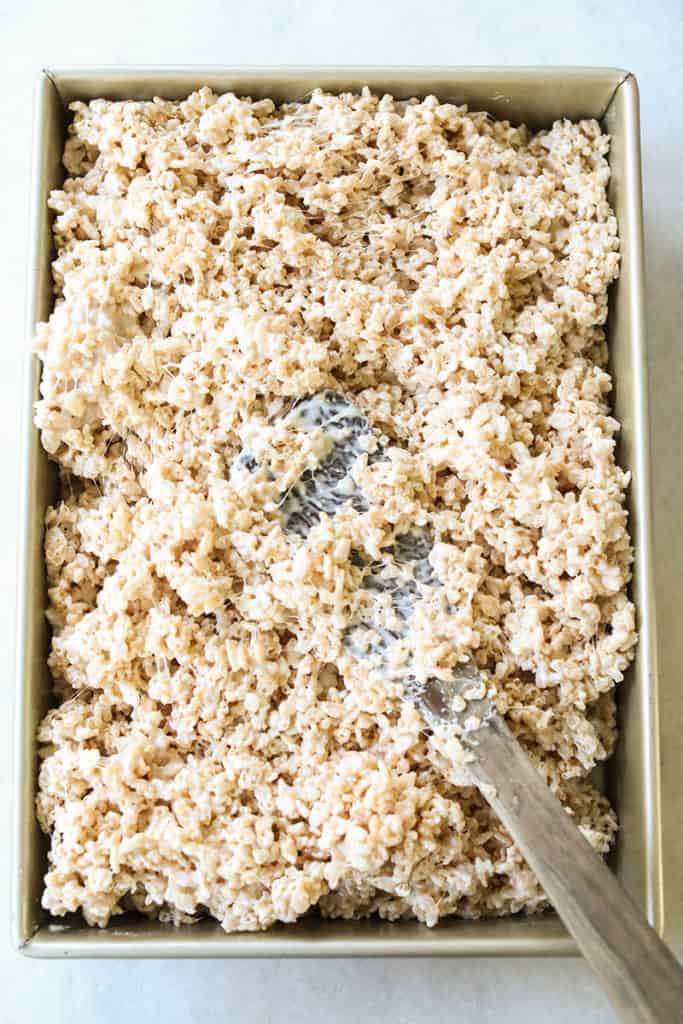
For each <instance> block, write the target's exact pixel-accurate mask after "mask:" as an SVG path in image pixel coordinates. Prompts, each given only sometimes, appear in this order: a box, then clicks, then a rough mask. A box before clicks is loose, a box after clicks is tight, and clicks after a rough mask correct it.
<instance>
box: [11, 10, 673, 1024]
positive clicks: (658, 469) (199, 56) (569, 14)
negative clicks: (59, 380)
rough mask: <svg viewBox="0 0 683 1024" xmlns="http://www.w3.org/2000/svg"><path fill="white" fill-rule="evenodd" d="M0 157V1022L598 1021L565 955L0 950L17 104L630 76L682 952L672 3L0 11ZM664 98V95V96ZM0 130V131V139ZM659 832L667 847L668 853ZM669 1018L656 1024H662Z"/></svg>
mask: <svg viewBox="0 0 683 1024" xmlns="http://www.w3.org/2000/svg"><path fill="white" fill-rule="evenodd" d="M0 12H1V13H2V17H1V19H0V24H2V26H3V28H2V33H1V34H0V56H1V57H2V60H1V61H0V75H1V76H2V80H3V81H2V89H0V123H2V125H3V126H4V129H5V133H6V136H5V138H6V141H5V144H4V146H3V151H4V152H3V161H2V171H1V172H0V174H1V175H2V189H1V191H0V226H1V229H2V233H1V235H0V239H1V242H0V244H1V245H2V247H3V250H4V252H3V256H4V259H3V265H4V268H5V269H4V274H3V277H2V284H1V285H0V288H1V294H2V302H1V305H0V308H1V309H2V312H3V322H4V323H5V329H4V331H3V334H4V344H3V346H2V348H1V349H0V432H1V437H2V456H1V457H2V463H3V466H2V469H3V475H2V478H3V479H4V480H5V481H6V483H5V499H4V502H3V503H2V506H1V511H0V515H1V516H2V528H3V534H4V536H5V537H6V538H7V541H6V543H5V544H4V545H3V547H2V548H1V549H0V593H1V595H2V604H1V605H0V607H2V610H3V614H2V616H1V617H0V627H1V628H2V630H3V633H2V640H3V643H2V647H1V648H0V649H2V650H3V651H4V655H5V656H4V664H5V683H4V686H3V687H2V690H1V691H0V723H2V724H1V725H0V730H1V732H0V992H1V993H2V995H1V996H0V1024H32V1022H33V1021H37V1020H42V1021H50V1022H51V1024H71V1022H78V1024H80V1022H87V1024H118V1022H126V1021H129V1020H137V1019H140V1020H153V1021H154V1020H159V1021H163V1022H164V1024H176V1022H177V1024H181V1022H182V1024H199V1022H201V1024H210V1022H214V1021H216V1022H218V1021H230V1022H231V1024H243V1022H251V1021H258V1022H263V1024H284V1022H289V1021H294V1020H296V1021H297V1024H309V1022H311V1024H313V1022H316V1024H318V1022H322V1024H337V1022H342V1021H344V1022H346V1021H347V1020H352V1021H354V1022H358V1024H364V1022H373V1024H374V1022H384V1021H387V1022H388V1021H391V1024H421V1022H423V1021H424V1022H427V1021H429V1022H430V1024H440V1022H441V1021H444V1020H446V1019H447V1018H449V1019H450V1018H453V1019H457V1020H458V1021H460V1022H463V1024H468V1022H470V1021H472V1022H475V1021H476V1022H477V1024H488V1022H493V1021H495V1022H496V1024H500V1022H501V1021H505V1022H513V1024H514V1022H517V1021H519V1022H521V1021H524V1024H546V1022H548V1021H550V1020H552V1022H553V1024H569V1022H575V1021H580V1022H582V1024H598V1022H606V1021H611V1020H613V1019H614V1017H613V1016H612V1015H611V1012H610V1010H609V1008H608V1005H607V1002H606V1000H605V998H604V997H603V996H602V994H601V992H600V991H599V989H598V987H597V985H596V983H595V982H594V981H593V979H592V977H591V976H590V973H589V971H588V969H587V968H586V967H585V965H584V964H583V963H582V962H581V961H579V960H554V961H553V960H550V959H538V960H521V961H515V960H497V961H494V960H408V961H399V960H394V961H390V960H381V961H338V960H335V961H241V962H240V961H184V962H153V961H136V962H122V961H119V962H112V961H110V962H106V961H100V962H97V961H72V962H47V961H36V960H29V959H25V958H22V957H20V956H19V955H18V954H17V953H15V952H14V950H13V949H12V948H11V947H10V944H9V939H8V923H7V922H8V917H9V912H8V909H7V904H8V875H9V869H8V865H7V860H8V849H7V836H8V832H9V803H10V793H11V787H12V777H11V768H10V764H11V752H12V741H11V725H12V713H13V690H14V686H15V684H16V681H15V679H14V672H13V651H14V636H13V628H14V606H15V596H14V595H15V561H16V556H15V547H14V545H15V537H16V504H17V502H16V499H15V496H14V494H13V487H12V484H13V482H14V481H15V480H16V479H17V457H16V456H17V441H18V436H19V395H20V391H21V387H20V372H21V350H22V345H23V340H24V339H23V295H24V281H25V263H26V233H27V211H28V182H29V156H30V129H31V121H30V116H31V99H32V89H33V83H34V80H35V76H36V74H37V72H38V70H39V68H40V67H41V65H50V64H51V65H56V64H60V65H63V64H372V65H382V64H423V65H426V64H445V65H447V64H489V65H497V64H499V65H506V64H583V65H616V66H620V67H624V68H628V69H629V70H631V71H633V72H635V74H636V75H637V77H638V79H639V82H640V88H641V98H642V119H643V156H644V187H645V215H646V236H647V239H646V241H647V274H648V326H649V352H650V386H651V396H652V399H651V409H652V418H653V441H654V463H655V464H654V487H655V530H656V532H655V538H656V545H657V591H658V593H657V601H658V605H657V607H658V620H659V627H658V633H659V659H660V671H661V687H662V708H663V714H662V727H663V782H664V828H665V851H666V853H665V899H666V912H667V938H668V940H669V942H670V943H671V944H672V945H673V946H674V948H675V949H676V951H677V953H678V954H679V955H681V956H683V886H682V885H681V884H680V878H681V877H682V876H683V835H682V832H681V828H680V825H679V824H678V819H679V818H680V812H681V808H682V807H683V772H681V770H680V767H679V765H680V759H681V752H682V751H683V745H682V744H681V739H680V737H681V732H682V730H683V688H682V687H681V684H680V679H681V665H683V629H682V628H680V625H679V621H678V620H679V618H680V606H681V598H682V597H683V584H682V583H681V581H682V580H683V545H681V544H680V542H679V543H678V551H677V552H676V551H675V550H674V544H673V538H676V540H677V539H678V537H677V534H678V531H677V529H676V527H677V525H678V523H679V522H680V520H681V509H682V508H683V472H682V471H681V464H680V456H679V455H678V447H679V444H680V441H681V437H682V433H683V429H682V428H683V401H682V399H683V359H682V358H681V356H680V351H681V350H682V348H683V346H681V344H680V342H679V338H678V330H677V329H678V328H679V324H680V322H681V320H682V319H683V317H682V314H683V266H682V264H683V245H682V244H681V241H680V235H681V227H682V226H683V188H682V187H681V173H682V172H681V167H682V166H683V132H682V131H681V118H680V112H679V106H680V93H681V89H682V88H683V71H681V53H682V52H683V9H682V8H681V4H680V0H645V2H643V0H621V2H620V3H615V2H613V0H612V2H607V0H578V2H573V3H572V2H570V3H568V4H554V3H548V2H547V0H546V2H538V0H518V2H517V3H510V2H509V0H470V2H469V3H464V2H462V0H431V2H425V0H391V2H389V0H339V2H335V0H260V2H258V0H256V2H253V3H244V2H241V3H236V2H235V0H203V2H202V3H187V2H182V0H164V2H161V0H137V2H132V0H117V2H116V3H113V4H108V5H106V7H105V5H98V4H97V3H93V2H92V0H91V2H84V0H61V2H59V3H48V2H46V0H25V2H23V3H22V2H20V0H15V2H14V3H13V4H12V5H11V7H10V4H9V3H7V2H5V0H3V2H2V3H1V4H0ZM677 93H678V94H679V95H678V96H677ZM10 126H14V130H13V133H12V134H9V127H10ZM676 839H678V842H676ZM672 1024H673V1022H672Z"/></svg>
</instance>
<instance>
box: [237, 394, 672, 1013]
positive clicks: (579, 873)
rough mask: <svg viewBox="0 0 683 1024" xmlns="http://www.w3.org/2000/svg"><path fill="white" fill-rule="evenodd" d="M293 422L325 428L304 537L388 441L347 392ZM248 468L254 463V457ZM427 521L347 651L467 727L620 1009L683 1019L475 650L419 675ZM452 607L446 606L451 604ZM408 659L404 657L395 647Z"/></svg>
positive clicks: (500, 806)
mask: <svg viewBox="0 0 683 1024" xmlns="http://www.w3.org/2000/svg"><path fill="white" fill-rule="evenodd" d="M285 422H286V423H287V424H288V426H290V427H291V429H292V430H295V431H302V430H303V431H313V430H319V431H321V432H322V434H323V436H324V438H325V441H326V443H325V444H324V445H323V446H322V451H323V452H324V455H323V457H322V458H320V460H319V462H318V463H317V464H316V465H315V466H313V467H309V468H308V469H307V470H306V471H305V472H304V473H303V474H302V476H301V477H300V478H299V480H298V481H297V482H296V484H295V485H294V486H293V487H291V488H290V489H289V490H288V491H287V492H286V494H285V495H284V497H283V499H282V501H281V504H280V516H281V521H282V525H283V529H284V530H285V532H287V533H290V534H294V535H297V536H299V537H302V538H304V539H305V538H306V536H307V535H308V533H309V532H310V530H311V529H312V528H313V526H314V525H315V524H316V523H318V522H319V521H320V519H321V517H322V516H324V515H326V516H334V515H335V513H336V512H338V511H339V509H340V508H341V507H342V506H343V505H345V504H346V503H348V502H350V503H351V504H352V505H353V507H354V508H356V509H358V510H360V511H363V510H365V509H367V508H368V500H367V499H366V497H365V495H364V494H363V493H362V491H361V490H360V489H359V487H358V486H357V484H356V482H355V480H354V478H353V468H354V466H355V465H356V462H357V460H358V459H360V458H361V457H363V458H368V459H370V460H376V459H381V458H383V457H384V455H383V451H382V444H381V439H379V438H378V437H377V436H376V435H374V434H373V432H372V431H371V428H370V425H369V423H368V421H367V419H366V418H365V417H364V416H363V415H362V413H361V412H360V411H359V410H358V409H357V408H356V406H354V405H353V403H352V402H351V401H349V400H348V399H347V398H345V397H344V396H343V395H341V394H339V393H337V392H334V391H325V392H321V393H319V394H316V395H313V396H311V397H308V398H305V399H302V400H301V401H300V402H298V403H297V404H296V405H295V406H294V408H293V409H292V410H291V411H290V412H289V413H288V414H287V416H286V417H285ZM240 458H241V459H242V466H243V467H246V468H247V469H248V470H253V469H255V468H256V462H255V460H254V459H253V458H251V457H248V458H247V460H246V461H245V458H244V455H242V456H241V457H240ZM431 548H432V538H431V536H430V534H429V531H428V529H426V528H424V527H414V528H411V529H410V530H407V531H404V532H403V533H402V534H400V535H399V536H397V537H395V538H394V541H393V544H392V545H391V546H389V547H387V548H386V549H385V550H384V551H383V554H384V555H385V557H384V558H383V560H382V561H381V562H369V563H367V562H365V561H364V559H363V555H362V553H360V552H354V553H353V555H352V557H354V558H356V559H357V560H358V561H357V564H358V565H359V567H362V568H363V577H362V583H361V593H360V595H359V610H358V612H357V614H356V616H355V619H354V620H353V621H352V622H351V623H350V625H349V627H348V629H347V630H346V633H345V636H344V647H345V651H346V654H347V655H348V656H349V657H352V658H355V659H358V660H367V661H368V665H369V667H372V668H373V669H376V670H380V671H382V672H383V673H384V675H385V676H386V678H388V679H390V680H391V681H399V682H401V683H402V685H403V693H404V696H405V698H406V699H407V700H410V701H411V702H412V703H413V704H414V705H415V707H416V708H417V709H418V711H419V712H420V713H421V715H422V717H423V719H424V721H425V723H426V725H427V726H428V727H429V728H430V729H432V730H433V731H434V732H435V733H437V734H440V735H448V734H449V732H450V733H452V734H457V736H458V739H459V741H460V744H461V745H462V747H464V749H465V751H466V756H467V759H468V760H467V769H468V771H469V774H470V776H471V779H472V781H473V783H474V784H476V785H477V786H479V788H480V789H481V792H482V793H483V795H484V796H485V798H486V799H487V800H488V802H489V803H490V804H491V806H492V807H493V809H494V811H495V812H496V814H497V815H498V817H499V818H500V820H501V821H502V822H503V824H504V825H505V827H506V828H507V830H508V831H509V832H510V835H511V836H512V837H513V838H514V840H515V842H516V843H517V845H518V847H519V849H520V850H521V851H522V853H523V855H524V857H525V858H526V860H527V862H528V864H529V865H530V867H531V868H532V870H533V871H534V872H535V873H536V875H537V877H538V879H539V881H540V883H541V885H542V886H543V888H544V890H545V892H546V894H547V896H548V898H549V899H550V901H551V902H552V904H553V906H554V907H555V909H556V910H557V912H558V914H559V915H560V917H561V918H562V920H563V922H564V924H565V925H566V927H567V928H568V930H569V931H570V932H571V934H572V935H573V936H574V938H575V939H576V942H577V944H578V946H579V948H580V949H581V952H582V953H583V955H584V956H585V958H586V959H587V960H588V962H589V963H590V965H591V967H592V968H593V970H594V971H595V973H596V975H597V976H598V978H599V980H600V981H601V982H602V985H603V987H604V989H605V991H606V993H607V995H608V996H609V998H610V999H611V1001H612V1004H613V1005H614V1007H615V1009H616V1010H617V1011H618V1012H619V1014H620V1016H621V1018H622V1019H623V1020H624V1021H627V1022H633V1024H636V1022H639V1024H643V1022H647V1024H649V1022H652V1024H655V1022H656V1024H675V1022H676V1021H683V970H682V969H681V967H680V966H679V964H678V963H677V961H676V960H675V958H674V957H673V956H672V954H671V953H670V952H669V950H668V949H667V948H666V946H665V945H664V943H663V942H661V940H660V939H659V938H658V936H657V934H656V933H655V931H654V930H653V929H652V928H651V927H650V926H649V924H648V923H647V921H646V920H645V918H644V917H643V915H642V914H641V912H640V911H639V910H638V908H637V907H636V905H635V904H634V902H633V901H632V899H631V897H630V896H629V895H628V894H627V892H626V891H625V890H624V889H623V888H622V886H621V885H620V883H619V882H618V881H617V879H616V878H615V876H614V875H613V874H612V873H611V872H610V871H609V869H608V868H607V866H606V865H605V864H604V862H603V861H602V860H601V858H600V857H599V856H598V855H597V854H596V853H595V852H594V851H593V849H592V848H591V846H590V845H589V843H588V841H587V840H586V839H584V837H583V836H582V834H581V832H580V831H579V830H578V828H577V827H576V826H575V825H574V824H573V823H572V821H571V818H570V817H569V815H568V814H567V813H566V811H565V810H564V808H563V807H562V805H561V803H560V802H559V801H558V800H557V799H556V798H555V797H554V796H553V794H552V793H551V792H550V790H549V789H548V787H547V786H546V784H545V782H544V781H543V779H542V777H541V775H540V773H539V772H538V771H537V770H536V768H535V767H534V766H533V764H532V763H531V761H530V760H529V758H528V757H527V755H526V753H525V752H524V750H523V749H522V747H521V746H520V745H519V743H518V742H517V740H516V739H515V738H514V736H513V735H512V733H511V732H510V730H509V729H508V727H507V725H506V724H505V722H504V720H503V719H502V718H501V716H500V715H499V714H498V712H497V711H496V708H495V704H494V703H493V701H492V700H491V698H490V696H489V695H488V693H487V687H486V683H485V681H484V679H483V677H482V675H481V673H480V671H479V669H478V667H477V665H476V664H475V662H474V660H473V659H472V658H469V659H468V660H467V661H466V662H464V663H462V664H461V665H459V666H458V667H457V668H456V669H455V670H452V671H451V672H450V674H449V675H448V677H447V678H436V677H434V678H429V679H427V680H426V682H425V681H418V678H417V675H416V673H415V672H414V671H413V670H412V668H411V663H410V656H409V654H408V655H406V650H407V648H408V647H409V645H407V644H406V643H405V642H404V641H405V639H406V637H407V636H408V633H409V629H410V619H411V617H412V616H413V615H414V612H415V609H416V607H417V606H418V604H419V603H420V602H421V601H425V600H429V601H434V600H437V601H438V600H441V601H442V602H444V603H445V605H446V606H447V601H446V598H445V595H444V592H443V589H442V588H441V583H440V581H439V580H438V578H437V577H436V576H435V574H434V570H433V569H432V566H431V563H430V561H429V554H430V551H431ZM447 610H448V609H447ZM399 651H402V656H398V657H397V652H399Z"/></svg>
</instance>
